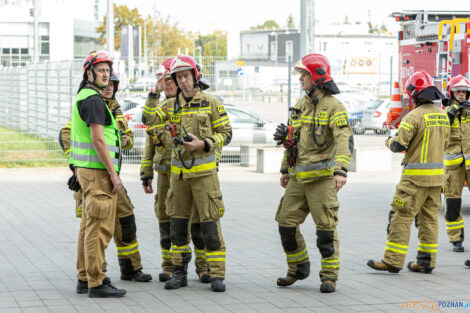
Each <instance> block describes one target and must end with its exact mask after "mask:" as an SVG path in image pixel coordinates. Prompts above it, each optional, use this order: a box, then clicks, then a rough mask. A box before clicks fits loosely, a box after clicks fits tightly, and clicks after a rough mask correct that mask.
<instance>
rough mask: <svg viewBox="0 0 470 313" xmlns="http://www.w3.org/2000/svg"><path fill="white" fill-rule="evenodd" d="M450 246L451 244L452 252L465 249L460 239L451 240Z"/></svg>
mask: <svg viewBox="0 0 470 313" xmlns="http://www.w3.org/2000/svg"><path fill="white" fill-rule="evenodd" d="M452 246H453V248H452V250H453V251H454V252H464V251H465V248H464V247H463V246H462V241H456V242H453V243H452Z"/></svg>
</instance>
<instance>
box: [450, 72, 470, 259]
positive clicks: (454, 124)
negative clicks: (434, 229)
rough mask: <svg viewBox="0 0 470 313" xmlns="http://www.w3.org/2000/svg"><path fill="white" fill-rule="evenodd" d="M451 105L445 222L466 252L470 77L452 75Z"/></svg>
mask: <svg viewBox="0 0 470 313" xmlns="http://www.w3.org/2000/svg"><path fill="white" fill-rule="evenodd" d="M448 95H449V101H448V102H449V103H450V106H449V107H448V108H447V109H446V111H447V114H448V116H449V121H450V124H451V128H450V141H449V143H448V145H447V147H446V151H445V155H444V167H445V184H444V195H445V205H446V213H445V219H446V226H447V235H448V236H449V241H450V242H451V243H452V245H453V250H454V251H455V252H463V251H464V247H463V245H462V242H463V240H464V231H463V219H462V213H461V209H462V189H463V186H464V184H465V182H467V186H468V184H469V183H470V181H469V179H468V177H469V175H470V143H469V140H470V123H469V122H470V102H469V101H468V100H469V96H470V81H469V80H468V79H466V78H465V77H464V76H462V75H458V76H456V77H453V78H452V79H451V80H450V83H449V89H448Z"/></svg>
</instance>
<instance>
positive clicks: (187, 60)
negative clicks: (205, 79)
mask: <svg viewBox="0 0 470 313" xmlns="http://www.w3.org/2000/svg"><path fill="white" fill-rule="evenodd" d="M184 70H193V73H194V79H195V81H196V82H197V81H199V80H200V78H201V77H200V75H199V66H198V65H197V63H196V61H195V60H194V59H193V58H192V57H190V56H187V55H182V54H180V55H178V56H177V57H176V58H174V59H173V61H172V62H171V66H170V74H171V76H172V77H173V80H175V83H176V79H175V77H174V74H175V73H176V72H180V71H184Z"/></svg>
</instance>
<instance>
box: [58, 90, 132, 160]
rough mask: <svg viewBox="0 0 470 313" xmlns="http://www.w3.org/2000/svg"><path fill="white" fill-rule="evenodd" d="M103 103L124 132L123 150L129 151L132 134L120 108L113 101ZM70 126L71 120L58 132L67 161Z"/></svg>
mask: <svg viewBox="0 0 470 313" xmlns="http://www.w3.org/2000/svg"><path fill="white" fill-rule="evenodd" d="M105 103H106V104H107V105H108V108H109V110H110V111H111V113H112V115H113V116H114V119H115V120H116V124H117V126H118V128H119V130H120V131H122V132H124V134H126V136H127V139H128V140H127V145H126V146H125V147H123V149H126V150H127V149H131V148H132V146H133V145H134V134H133V133H132V131H131V130H130V129H129V126H128V125H127V122H126V121H125V120H124V118H123V116H122V111H121V106H120V105H119V103H118V102H117V101H116V100H115V99H112V100H105ZM71 126H72V120H71V119H70V120H69V121H68V122H67V124H65V126H64V127H62V129H61V130H60V133H59V142H60V145H61V147H62V150H64V153H65V155H66V156H67V159H68V158H69V157H70V129H71Z"/></svg>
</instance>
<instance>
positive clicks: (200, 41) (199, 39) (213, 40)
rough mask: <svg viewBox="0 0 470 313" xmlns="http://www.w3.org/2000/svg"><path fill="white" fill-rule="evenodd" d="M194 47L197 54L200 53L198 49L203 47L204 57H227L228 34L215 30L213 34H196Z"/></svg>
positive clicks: (202, 53)
mask: <svg viewBox="0 0 470 313" xmlns="http://www.w3.org/2000/svg"><path fill="white" fill-rule="evenodd" d="M193 41H194V47H195V49H196V50H195V52H196V54H198V53H199V51H197V50H198V47H201V55H202V56H226V55H227V32H226V31H223V30H215V31H214V32H213V33H212V34H208V35H201V34H200V33H196V34H194V39H193Z"/></svg>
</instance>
